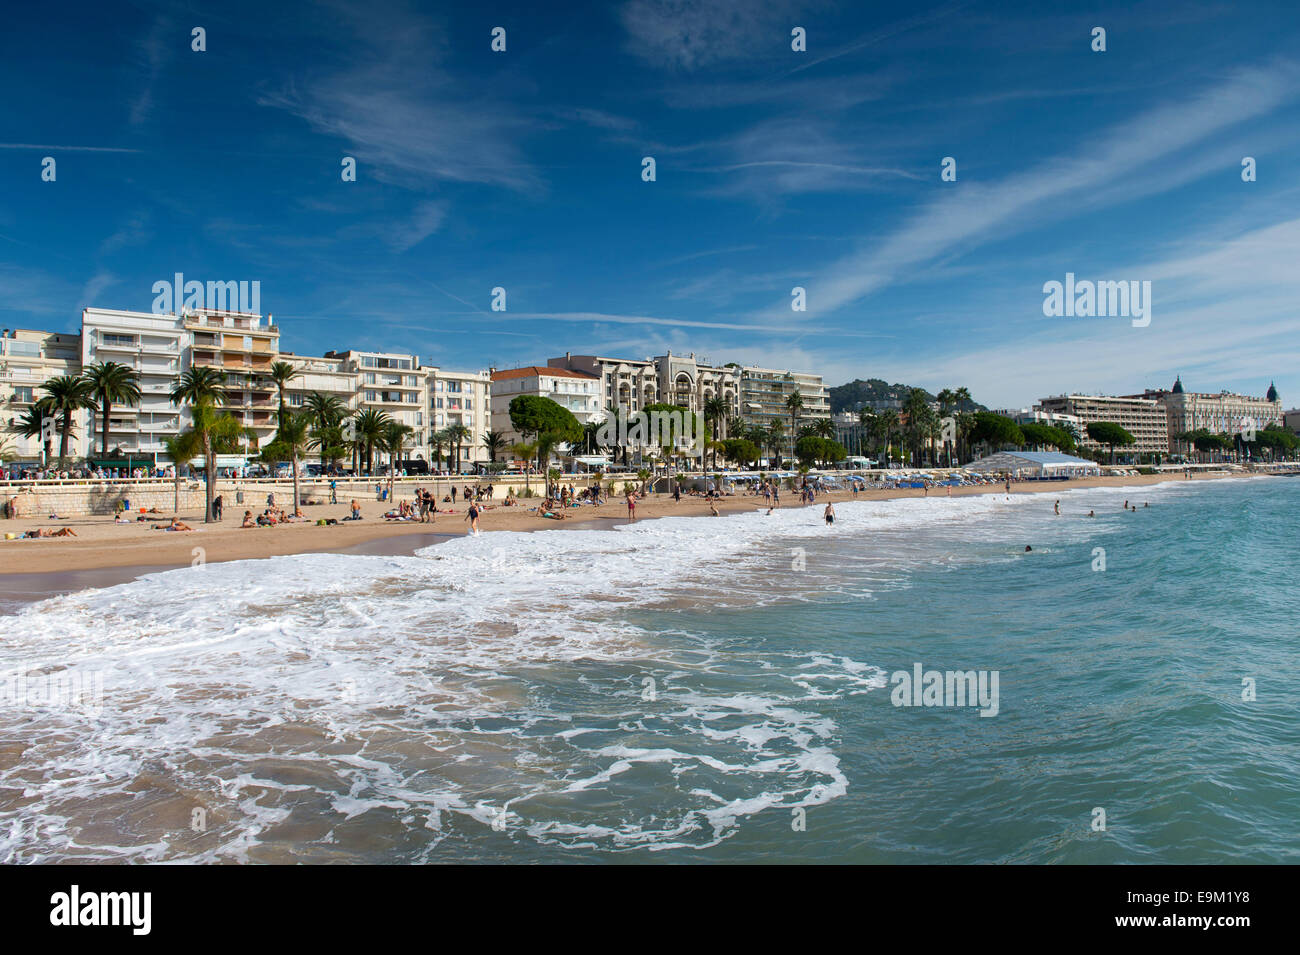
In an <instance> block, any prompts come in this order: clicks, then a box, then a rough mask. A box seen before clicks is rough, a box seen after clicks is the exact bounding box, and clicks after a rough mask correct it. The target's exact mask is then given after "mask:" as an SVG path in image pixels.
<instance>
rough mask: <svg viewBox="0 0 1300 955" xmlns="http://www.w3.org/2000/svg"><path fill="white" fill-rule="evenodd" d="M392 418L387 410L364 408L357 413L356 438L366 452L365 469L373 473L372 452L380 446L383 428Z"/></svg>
mask: <svg viewBox="0 0 1300 955" xmlns="http://www.w3.org/2000/svg"><path fill="white" fill-rule="evenodd" d="M391 420H392V419H391V418H390V417H389V416H388V412H387V411H379V410H377V409H375V408H366V409H364V410H363V411H361V412H360V413H359V414H358V415H357V440H359V441H360V442H361V444H362V446H363V447H364V448H365V452H366V470H367V471H368V472H370V473H371V474H372V475H373V474H374V473H375V464H374V454H375V448H376V446H379V447H382V441H383V435H384V429H385V428H386V427H387V426H388V422H389V421H391Z"/></svg>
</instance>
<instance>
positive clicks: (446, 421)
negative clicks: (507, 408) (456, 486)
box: [425, 367, 492, 465]
mask: <svg viewBox="0 0 1300 955" xmlns="http://www.w3.org/2000/svg"><path fill="white" fill-rule="evenodd" d="M425 379H426V382H427V392H428V396H429V424H428V428H429V431H430V435H429V438H427V439H426V442H425V443H426V444H432V443H433V442H432V434H433V432H436V431H443V430H445V429H447V428H452V427H455V426H457V425H460V426H462V427H464V428H465V429H466V430H467V431H469V437H468V438H465V439H464V443H463V444H461V446H460V461H461V464H462V465H463V464H467V463H468V464H477V463H480V462H483V461H487V460H488V457H489V455H488V451H487V448H486V447H485V446H484V444H483V435H484V433H485V432H487V431H488V429H489V428H491V427H492V418H491V391H492V380H491V377H490V376H489V374H488V372H486V371H444V370H443V369H441V368H438V367H432V368H426V369H425Z"/></svg>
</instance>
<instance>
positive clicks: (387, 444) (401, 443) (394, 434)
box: [380, 420, 415, 499]
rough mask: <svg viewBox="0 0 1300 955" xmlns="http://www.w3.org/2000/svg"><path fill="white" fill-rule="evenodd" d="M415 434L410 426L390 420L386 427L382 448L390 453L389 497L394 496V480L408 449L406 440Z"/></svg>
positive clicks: (382, 438) (381, 443) (382, 437)
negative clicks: (404, 452) (398, 466)
mask: <svg viewBox="0 0 1300 955" xmlns="http://www.w3.org/2000/svg"><path fill="white" fill-rule="evenodd" d="M414 432H415V429H414V428H412V427H411V426H410V425H409V424H402V422H400V421H393V420H390V421H388V422H387V423H386V424H385V425H384V431H383V434H382V435H381V441H380V447H381V448H382V449H383V450H384V451H387V452H388V496H389V498H390V499H391V498H392V496H393V479H394V478H396V477H397V464H398V462H399V461H401V459H402V453H403V451H404V449H405V448H406V439H407V438H408V437H410V436H411V435H412V434H413V433H414Z"/></svg>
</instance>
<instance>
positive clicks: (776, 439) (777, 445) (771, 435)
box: [764, 418, 785, 468]
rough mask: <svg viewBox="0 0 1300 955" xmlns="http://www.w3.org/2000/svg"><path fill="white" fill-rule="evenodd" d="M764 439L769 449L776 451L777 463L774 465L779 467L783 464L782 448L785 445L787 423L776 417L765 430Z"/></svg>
mask: <svg viewBox="0 0 1300 955" xmlns="http://www.w3.org/2000/svg"><path fill="white" fill-rule="evenodd" d="M764 440H765V441H766V443H767V446H768V449H769V450H771V451H774V452H776V463H775V464H773V465H772V466H773V467H777V468H779V467H780V466H781V449H782V448H783V447H784V446H785V425H783V424H782V423H781V420H780V419H779V418H777V419H774V420H773V421H772V423H771V424H770V425H768V426H767V431H766V432H764Z"/></svg>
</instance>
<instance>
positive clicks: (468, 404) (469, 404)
mask: <svg viewBox="0 0 1300 955" xmlns="http://www.w3.org/2000/svg"><path fill="white" fill-rule="evenodd" d="M465 410H466V411H473V410H474V399H473V398H466V399H465Z"/></svg>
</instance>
